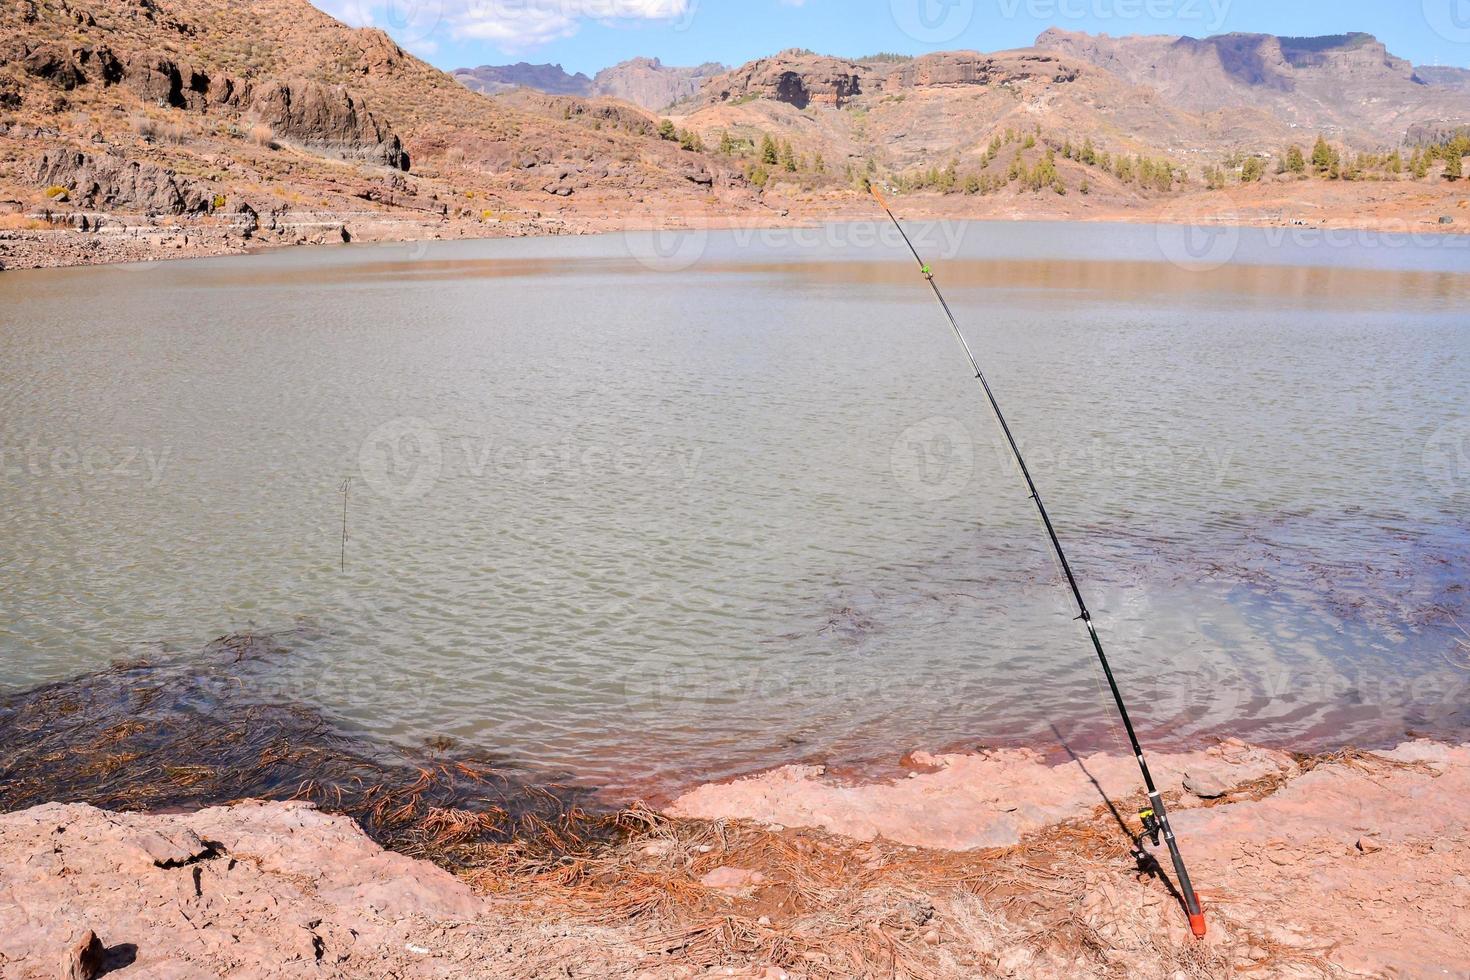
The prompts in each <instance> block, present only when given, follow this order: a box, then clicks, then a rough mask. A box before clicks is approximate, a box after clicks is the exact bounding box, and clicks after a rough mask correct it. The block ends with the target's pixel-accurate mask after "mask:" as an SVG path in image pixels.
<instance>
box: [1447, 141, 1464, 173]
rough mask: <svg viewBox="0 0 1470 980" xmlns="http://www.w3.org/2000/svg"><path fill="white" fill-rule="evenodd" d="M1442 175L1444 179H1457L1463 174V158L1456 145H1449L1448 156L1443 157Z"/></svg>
mask: <svg viewBox="0 0 1470 980" xmlns="http://www.w3.org/2000/svg"><path fill="white" fill-rule="evenodd" d="M1444 175H1445V179H1446V180H1459V179H1460V178H1461V177H1463V176H1465V159H1464V157H1462V156H1461V155H1460V148H1459V147H1458V146H1451V147H1450V153H1449V156H1448V157H1446V158H1445V162H1444Z"/></svg>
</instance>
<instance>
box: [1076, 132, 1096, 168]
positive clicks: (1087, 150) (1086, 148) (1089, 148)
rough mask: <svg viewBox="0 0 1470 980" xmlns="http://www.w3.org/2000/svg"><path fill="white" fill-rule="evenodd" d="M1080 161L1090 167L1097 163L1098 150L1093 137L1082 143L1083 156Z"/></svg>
mask: <svg viewBox="0 0 1470 980" xmlns="http://www.w3.org/2000/svg"><path fill="white" fill-rule="evenodd" d="M1080 159H1081V160H1082V162H1083V163H1085V164H1087V165H1088V166H1089V167H1090V166H1092V165H1093V164H1095V163H1097V148H1096V147H1094V146H1093V145H1092V137H1091V136H1089V137H1087V138H1086V139H1084V140H1083V141H1082V156H1081V158H1080Z"/></svg>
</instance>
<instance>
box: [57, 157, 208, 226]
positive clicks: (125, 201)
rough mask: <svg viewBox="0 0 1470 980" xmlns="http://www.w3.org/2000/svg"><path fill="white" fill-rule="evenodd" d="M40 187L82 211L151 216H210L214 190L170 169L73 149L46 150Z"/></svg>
mask: <svg viewBox="0 0 1470 980" xmlns="http://www.w3.org/2000/svg"><path fill="white" fill-rule="evenodd" d="M32 179H33V180H34V182H35V183H36V185H37V186H39V187H48V188H50V187H60V188H64V189H65V190H66V196H67V198H68V199H69V200H70V201H71V202H72V203H74V204H77V205H80V206H82V207H86V208H123V209H128V210H139V211H144V212H147V213H149V214H208V213H209V212H211V211H213V210H214V200H215V195H214V190H213V189H212V188H211V187H209V186H208V185H206V184H201V183H198V182H196V181H191V180H187V179H185V178H182V177H180V176H179V175H178V174H176V173H175V172H174V171H172V170H167V169H164V168H163V167H157V166H154V165H153V164H148V163H139V162H138V161H128V160H121V159H118V158H117V157H112V156H104V155H97V156H93V155H90V154H87V153H82V152H80V151H77V150H61V149H58V150H49V151H47V152H46V153H44V154H42V156H41V158H40V160H39V161H37V163H36V167H35V170H34V171H33V173H32Z"/></svg>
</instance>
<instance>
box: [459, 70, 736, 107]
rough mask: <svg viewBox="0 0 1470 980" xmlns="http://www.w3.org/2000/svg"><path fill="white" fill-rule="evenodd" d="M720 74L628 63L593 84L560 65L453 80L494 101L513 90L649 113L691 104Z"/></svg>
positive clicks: (462, 73) (468, 73) (465, 74)
mask: <svg viewBox="0 0 1470 980" xmlns="http://www.w3.org/2000/svg"><path fill="white" fill-rule="evenodd" d="M725 70H726V68H725V66H724V65H721V64H716V63H714V62H710V63H708V64H703V65H698V66H696V67H693V68H677V67H671V66H668V65H665V64H664V63H663V62H661V61H659V60H658V59H657V58H634V59H632V60H631V61H624V62H622V63H621V64H617V65H613V66H612V67H611V68H604V69H603V70H602V71H600V72H598V73H597V75H596V76H595V77H593V78H588V77H587V76H586V75H584V74H582V73H581V72H578V73H577V74H575V75H569V74H567V72H566V70H565V69H563V68H562V66H561V65H531V64H527V63H526V62H524V61H522V62H519V63H517V64H514V65H481V66H480V67H479V68H460V69H457V70H456V71H455V72H454V77H455V78H456V79H458V80H459V82H460V84H462V85H464V86H465V87H466V88H470V89H474V90H475V91H477V92H484V93H486V94H490V95H494V94H497V93H500V92H506V91H509V90H511V89H515V88H529V89H535V90H536V91H538V92H545V93H547V94H548V95H575V96H579V97H582V98H610V99H621V100H622V101H624V102H631V103H633V104H634V105H638V106H642V107H643V108H645V109H648V110H650V111H652V112H657V111H659V110H661V109H666V108H668V107H669V106H671V105H673V104H675V103H676V102H681V101H683V100H684V99H688V98H692V97H693V96H695V95H697V94H698V93H699V89H700V86H701V85H702V84H703V83H704V81H705V80H706V79H708V78H711V77H713V76H715V75H718V74H720V73H722V72H724V71H725Z"/></svg>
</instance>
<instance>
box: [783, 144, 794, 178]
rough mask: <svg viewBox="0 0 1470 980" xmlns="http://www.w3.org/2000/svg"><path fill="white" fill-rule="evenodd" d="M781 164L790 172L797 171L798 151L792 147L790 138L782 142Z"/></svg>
mask: <svg viewBox="0 0 1470 980" xmlns="http://www.w3.org/2000/svg"><path fill="white" fill-rule="evenodd" d="M781 166H782V167H783V168H785V170H786V171H787V172H788V173H793V174H794V173H796V151H795V150H793V149H792V148H791V141H790V140H783V141H782V142H781Z"/></svg>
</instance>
